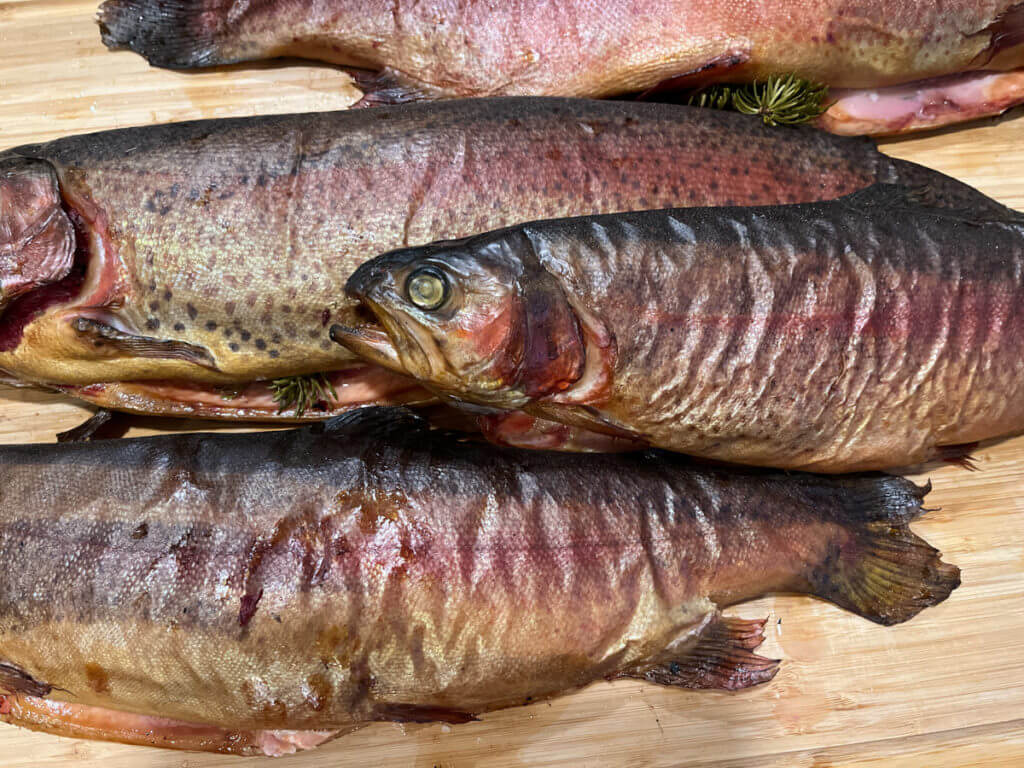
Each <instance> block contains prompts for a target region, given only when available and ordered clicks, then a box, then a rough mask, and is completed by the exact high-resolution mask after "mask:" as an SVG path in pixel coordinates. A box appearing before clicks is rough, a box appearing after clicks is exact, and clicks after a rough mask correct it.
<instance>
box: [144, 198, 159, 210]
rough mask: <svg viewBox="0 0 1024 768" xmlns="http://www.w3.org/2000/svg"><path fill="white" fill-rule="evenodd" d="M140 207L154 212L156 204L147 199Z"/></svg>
mask: <svg viewBox="0 0 1024 768" xmlns="http://www.w3.org/2000/svg"><path fill="white" fill-rule="evenodd" d="M142 207H143V208H145V209H146V210H147V211H149V212H150V213H156V204H155V203H154V202H153V201H152V199H150V200H147V201H146V202H145V204H144V205H143V206H142Z"/></svg>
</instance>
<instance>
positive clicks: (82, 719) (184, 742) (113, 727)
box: [0, 694, 354, 757]
mask: <svg viewBox="0 0 1024 768" xmlns="http://www.w3.org/2000/svg"><path fill="white" fill-rule="evenodd" d="M0 722H5V723H11V724H12V725H19V726H21V727H22V728H28V729H29V730H33V731H42V732H44V733H52V734H54V735H56V736H66V737H67V738H71V739H100V740H103V741H116V742H119V743H121V744H136V745H139V746H146V747H163V748H164V749H184V750H188V751H191V752H218V753H221V754H233V755H266V756H268V757H279V756H281V755H290V754H294V753H295V752H300V751H302V750H306V749H312V748H313V747H316V746H319V745H320V744H323V743H324V742H325V741H330V740H331V739H333V738H336V737H337V736H339V735H340V734H341V733H343V732H349V731H351V730H354V728H349V729H346V730H345V731H338V730H331V731H271V730H238V729H227V728H219V727H217V726H215V725H205V724H202V723H187V722H183V721H180V720H170V719H167V718H163V717H152V716H147V715H135V714H131V713H130V712H120V711H117V710H113V709H105V708H103V707H94V706H87V705H84V704H70V703H68V702H63V701H51V700H49V699H41V698H38V697H36V696H28V695H24V694H20V695H13V696H3V695H0Z"/></svg>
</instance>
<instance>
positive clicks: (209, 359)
mask: <svg viewBox="0 0 1024 768" xmlns="http://www.w3.org/2000/svg"><path fill="white" fill-rule="evenodd" d="M71 327H72V329H74V331H75V333H77V334H78V335H79V337H80V338H82V339H85V340H87V341H88V342H89V343H91V344H92V345H93V346H94V347H95V348H96V351H101V350H108V351H109V352H110V353H112V356H121V355H127V356H130V357H149V358H159V359H163V360H183V361H185V362H188V363H194V364H195V365H199V366H202V367H203V368H208V369H210V370H213V371H216V370H218V368H217V363H216V362H215V361H214V359H213V355H211V354H210V352H209V350H207V349H206V348H205V347H200V346H198V345H196V344H189V343H188V342H185V341H176V340H173V339H157V338H155V337H152V336H140V335H137V334H133V333H127V332H125V331H120V330H118V329H117V328H115V327H114V326H112V325H109V324H107V323H104V322H102V321H100V320H95V319H93V318H91V317H75V318H74V319H72V320H71Z"/></svg>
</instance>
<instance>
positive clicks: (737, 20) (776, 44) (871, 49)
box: [99, 0, 1024, 97]
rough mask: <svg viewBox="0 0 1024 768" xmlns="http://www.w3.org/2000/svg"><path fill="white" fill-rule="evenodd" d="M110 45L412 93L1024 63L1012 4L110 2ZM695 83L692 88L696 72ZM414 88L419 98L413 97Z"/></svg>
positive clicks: (857, 76)
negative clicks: (285, 63) (357, 73)
mask: <svg viewBox="0 0 1024 768" xmlns="http://www.w3.org/2000/svg"><path fill="white" fill-rule="evenodd" d="M99 22H100V29H101V32H102V35H103V40H104V42H105V43H106V44H107V45H108V46H109V47H111V48H121V47H124V48H130V49H132V50H134V51H136V52H138V53H140V54H141V55H143V56H145V57H146V58H147V59H148V60H149V61H150V62H151V63H153V64H156V65H158V66H167V67H173V68H189V67H201V66H211V65H217V64H229V63H235V62H239V61H251V60H254V59H264V58H274V57H278V56H289V55H291V56H300V57H306V58H321V59H326V60H328V61H332V62H335V63H338V64H343V65H349V66H357V67H366V68H369V69H374V70H384V71H386V72H387V73H389V74H391V75H392V76H393V77H396V78H398V79H399V82H400V83H403V84H404V85H406V87H407V90H411V91H413V92H414V97H415V96H417V95H418V96H420V97H423V96H431V95H443V96H493V95H510V96H512V95H553V96H612V95H616V94H622V93H629V92H636V91H644V90H646V89H649V88H652V87H654V86H656V85H658V84H659V83H661V82H662V81H665V80H668V79H672V78H676V77H679V76H698V77H701V78H702V79H703V80H705V81H706V80H708V79H712V78H713V79H717V80H725V81H729V80H732V81H736V80H753V79H756V78H759V77H764V76H766V75H769V74H778V73H780V72H795V73H797V74H798V75H800V76H802V77H806V78H810V79H813V80H818V81H820V82H824V83H827V84H829V85H832V86H836V87H845V88H867V87H875V86H882V85H891V84H895V83H903V82H908V81H911V80H920V79H924V78H930V77H937V76H940V75H947V74H952V73H956V72H964V71H970V70H979V69H989V70H1009V69H1015V68H1017V67H1021V66H1024V50H1022V47H1021V29H1022V28H1024V12H1022V11H1021V7H1020V5H1019V3H1017V2H1015V1H1014V0H957V2H954V3H946V4H938V3H935V2H930V1H929V0H901V2H897V3H893V2H881V1H880V0H876V1H875V2H868V3H861V4H858V5H857V6H856V7H854V6H851V4H850V3H849V2H847V1H846V0H827V2H824V3H822V2H801V1H800V0H760V1H758V2H752V1H751V2H743V3H739V4H726V5H723V4H717V3H712V4H708V3H697V2H693V0H675V1H674V2H645V3H640V4H637V3H633V2H626V1H625V0H613V2H607V3H602V4H601V5H600V6H599V7H598V6H595V5H594V4H592V3H586V2H582V0H575V1H574V2H569V3H539V4H538V3H519V2H503V3H495V2H483V0H463V2H458V3H455V4H450V3H417V4H414V5H409V6H399V7H398V8H397V9H396V7H395V6H394V5H392V4H389V3H385V2H371V3H366V2H359V3H356V2H352V0H331V2H328V3H326V4H317V5H309V4H303V3H299V4H296V3H287V2H282V0H260V1H258V2H252V3H250V4H248V5H247V6H246V7H245V9H244V10H241V11H239V9H238V6H237V5H233V4H232V3H231V2H229V1H228V0H174V1H173V2H167V1H166V0H160V1H159V2H158V1H157V0H107V2H104V3H103V4H102V5H101V7H100V11H99ZM694 79H696V78H694ZM416 91H419V93H415V92H416Z"/></svg>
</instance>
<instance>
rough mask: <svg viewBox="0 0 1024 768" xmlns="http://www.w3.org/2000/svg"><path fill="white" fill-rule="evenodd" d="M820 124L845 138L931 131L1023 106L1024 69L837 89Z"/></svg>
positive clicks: (821, 126) (971, 73)
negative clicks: (883, 86) (874, 87)
mask: <svg viewBox="0 0 1024 768" xmlns="http://www.w3.org/2000/svg"><path fill="white" fill-rule="evenodd" d="M831 96H832V98H834V99H835V101H834V102H833V103H832V105H831V106H830V107H829V108H828V110H827V111H826V112H825V114H824V115H822V116H821V118H819V120H818V126H819V127H820V128H823V129H825V130H827V131H830V132H832V133H837V134H840V135H844V136H860V135H874V136H885V135H895V134H901V133H910V132H912V131H922V130H930V129H934V128H941V127H943V126H946V125H952V124H954V123H960V122H964V121H966V120H975V119H978V118H982V117H991V116H995V115H1000V114H1002V113H1003V112H1005V111H1006V110H1008V109H1011V108H1013V107H1015V106H1017V105H1019V104H1024V70H1022V69H1018V70H1014V71H1012V72H969V73H967V74H963V75H952V76H949V77H940V78H935V79H933V80H923V81H920V82H917V83H908V84H906V85H896V86H891V87H888V88H877V89H871V90H837V91H832V92H831Z"/></svg>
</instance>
